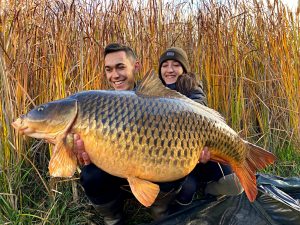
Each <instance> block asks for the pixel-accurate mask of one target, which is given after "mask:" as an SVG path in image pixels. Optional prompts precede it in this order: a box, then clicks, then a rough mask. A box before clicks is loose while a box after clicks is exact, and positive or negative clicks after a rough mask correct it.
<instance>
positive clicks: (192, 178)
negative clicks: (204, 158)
mask: <svg viewBox="0 0 300 225" xmlns="http://www.w3.org/2000/svg"><path fill="white" fill-rule="evenodd" d="M231 173H232V170H231V167H230V166H228V165H222V164H218V163H216V162H212V161H208V162H207V163H205V164H203V163H199V164H197V166H196V167H195V168H194V170H193V171H192V172H191V173H190V174H189V175H188V176H187V177H186V178H185V180H184V182H183V184H182V188H181V190H180V192H179V193H178V194H177V197H176V200H177V202H179V203H180V204H183V205H187V204H190V203H191V202H192V200H193V197H194V194H195V193H196V192H197V190H199V188H200V187H201V186H202V188H203V189H204V187H205V186H206V184H207V183H208V182H213V181H218V180H219V179H221V178H222V177H223V176H226V175H228V174H231Z"/></svg>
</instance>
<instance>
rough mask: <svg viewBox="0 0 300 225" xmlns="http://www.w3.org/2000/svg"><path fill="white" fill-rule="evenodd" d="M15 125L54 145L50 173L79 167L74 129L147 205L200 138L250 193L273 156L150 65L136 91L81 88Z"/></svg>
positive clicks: (193, 157) (191, 159)
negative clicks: (164, 80) (165, 81)
mask: <svg viewBox="0 0 300 225" xmlns="http://www.w3.org/2000/svg"><path fill="white" fill-rule="evenodd" d="M13 127H14V128H15V129H17V130H18V132H19V133H21V134H25V135H27V136H31V137H34V138H42V139H46V140H47V141H49V142H50V143H53V144H54V145H55V148H54V150H53V154H52V156H51V160H50V163H49V171H50V175H51V176H54V177H71V176H72V175H73V174H74V172H75V170H76V167H77V160H76V156H75V154H74V153H73V151H72V148H73V141H72V138H70V137H72V136H73V134H74V133H77V134H79V135H80V137H81V139H82V140H83V141H84V145H85V149H86V152H87V153H88V155H89V157H90V159H91V161H92V162H93V163H94V164H95V165H96V166H98V167H99V168H101V169H102V170H104V171H106V172H108V173H110V174H112V175H114V176H118V177H123V178H126V179H127V180H128V182H129V185H130V188H131V190H132V192H133V194H134V195H135V197H136V198H137V199H138V200H139V201H140V202H141V203H142V204H143V205H145V206H150V205H151V204H152V203H153V202H154V200H155V198H156V196H157V194H158V192H159V186H158V185H157V184H155V183H153V182H168V181H174V180H177V179H180V178H182V177H184V176H186V175H187V174H189V173H190V172H191V171H192V170H193V168H194V167H195V166H196V164H197V163H198V161H199V157H200V153H201V151H202V149H203V147H204V146H208V147H209V150H210V152H211V159H212V160H215V161H217V162H221V163H227V164H229V165H230V166H231V167H232V169H233V170H234V172H235V173H236V175H237V177H238V178H239V180H240V182H241V185H242V186H243V188H244V190H245V192H246V194H247V197H248V198H249V200H250V201H254V200H255V198H256V195H257V187H256V178H255V172H256V170H258V169H262V168H264V167H266V166H267V165H269V164H271V163H273V162H274V160H275V156H274V155H273V154H272V153H270V152H268V151H266V150H264V149H262V148H260V147H258V146H255V145H253V144H251V143H248V142H247V141H245V140H243V139H242V138H241V137H239V135H238V134H237V133H236V132H235V131H234V130H233V129H231V128H230V127H229V126H228V125H227V124H226V123H225V121H224V119H223V118H222V116H221V115H220V114H219V113H218V112H216V111H214V110H212V109H210V108H208V107H205V106H203V105H200V104H198V103H196V102H194V101H192V100H190V99H188V98H186V97H185V96H183V95H181V94H179V93H178V92H176V91H172V90H170V89H168V88H166V87H164V85H163V84H162V83H161V81H160V80H159V79H158V77H157V76H156V75H155V74H154V73H153V72H151V73H148V75H146V76H145V78H144V80H143V81H142V83H141V84H140V85H139V86H138V87H137V89H136V91H104V90H99V91H84V92H79V93H77V94H74V95H72V96H69V97H67V98H64V99H61V100H57V101H53V102H49V103H46V104H43V105H40V106H37V107H36V108H35V109H33V110H31V111H30V112H29V113H27V114H26V115H23V116H21V117H20V118H18V119H17V120H16V121H15V122H13Z"/></svg>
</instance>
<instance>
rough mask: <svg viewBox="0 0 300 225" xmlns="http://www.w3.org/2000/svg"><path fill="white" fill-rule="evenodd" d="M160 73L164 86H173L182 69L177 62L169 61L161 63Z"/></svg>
mask: <svg viewBox="0 0 300 225" xmlns="http://www.w3.org/2000/svg"><path fill="white" fill-rule="evenodd" d="M160 72H161V77H162V79H163V80H164V81H165V83H166V84H173V83H175V82H176V81H177V79H178V77H179V76H180V75H182V74H183V67H182V66H181V64H180V63H179V62H178V61H176V60H172V59H170V60H167V61H165V62H163V64H162V65H161V68H160Z"/></svg>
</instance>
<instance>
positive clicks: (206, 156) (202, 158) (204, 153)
mask: <svg viewBox="0 0 300 225" xmlns="http://www.w3.org/2000/svg"><path fill="white" fill-rule="evenodd" d="M209 160H210V151H209V150H208V147H207V146H204V148H203V150H202V152H201V156H200V159H199V162H200V163H207V162H208V161H209Z"/></svg>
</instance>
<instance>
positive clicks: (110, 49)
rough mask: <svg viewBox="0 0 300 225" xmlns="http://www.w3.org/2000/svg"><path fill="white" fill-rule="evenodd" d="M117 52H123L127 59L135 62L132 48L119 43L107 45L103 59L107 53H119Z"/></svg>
mask: <svg viewBox="0 0 300 225" xmlns="http://www.w3.org/2000/svg"><path fill="white" fill-rule="evenodd" d="M119 51H123V52H125V53H126V56H127V57H132V58H133V59H134V60H136V58H137V57H136V54H135V53H134V51H133V50H132V48H130V47H128V46H126V45H122V44H119V43H111V44H108V45H107V46H106V47H105V49H104V58H105V56H106V55H107V54H109V53H113V52H119Z"/></svg>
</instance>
